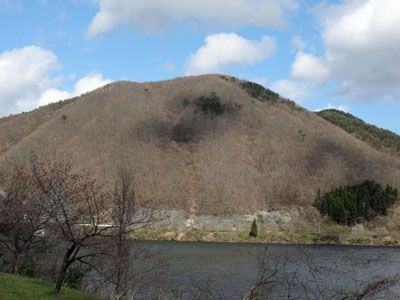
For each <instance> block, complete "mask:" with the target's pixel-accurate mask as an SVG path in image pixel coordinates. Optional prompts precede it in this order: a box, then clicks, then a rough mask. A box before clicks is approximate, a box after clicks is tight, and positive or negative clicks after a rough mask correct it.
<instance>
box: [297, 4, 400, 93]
mask: <svg viewBox="0 0 400 300" xmlns="http://www.w3.org/2000/svg"><path fill="white" fill-rule="evenodd" d="M316 16H317V18H318V21H319V24H320V25H321V29H322V38H323V41H324V44H325V48H326V51H325V54H324V55H323V56H322V57H319V58H318V57H315V56H313V55H311V54H304V53H303V54H302V56H300V57H297V58H296V61H295V62H294V64H293V69H292V75H294V76H295V77H296V78H303V79H305V80H310V81H318V80H319V76H314V78H313V76H310V72H312V69H311V68H309V67H310V64H307V63H305V62H307V59H306V60H304V55H307V56H306V58H308V63H310V62H311V66H314V70H317V72H316V74H317V73H318V70H319V71H321V70H323V69H321V68H320V67H321V66H324V67H325V68H327V69H328V70H329V73H328V74H329V76H328V77H329V79H331V80H333V81H335V82H337V84H338V86H339V89H340V90H339V93H341V94H343V95H346V96H349V97H351V98H353V99H358V100H400V85H399V82H400V64H399V63H398V61H399V53H400V30H398V28H400V1H398V0H345V1H343V2H341V3H340V4H335V5H326V4H324V5H320V6H318V7H317V8H316ZM302 58H303V59H302ZM315 62H317V63H315ZM308 68H309V69H308ZM307 69H308V70H307ZM323 74H325V73H324V72H323Z"/></svg>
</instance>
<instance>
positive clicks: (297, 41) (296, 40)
mask: <svg viewBox="0 0 400 300" xmlns="http://www.w3.org/2000/svg"><path fill="white" fill-rule="evenodd" d="M292 45H293V49H294V50H295V51H296V52H301V51H303V50H304V48H305V46H306V43H305V42H304V41H303V39H302V38H301V37H300V36H298V35H295V36H294V37H293V38H292Z"/></svg>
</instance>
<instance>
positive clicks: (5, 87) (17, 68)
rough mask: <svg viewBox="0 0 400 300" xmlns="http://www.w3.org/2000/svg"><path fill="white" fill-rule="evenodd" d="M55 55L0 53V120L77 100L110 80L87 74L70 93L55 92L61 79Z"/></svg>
mask: <svg viewBox="0 0 400 300" xmlns="http://www.w3.org/2000/svg"><path fill="white" fill-rule="evenodd" d="M58 69H59V64H58V60H57V57H56V55H55V54H54V53H53V52H51V51H49V50H46V49H43V48H40V47H36V46H26V47H23V48H18V49H13V50H10V51H5V52H3V53H0V116H2V115H7V114H11V113H18V112H21V111H29V110H32V109H34V108H36V107H38V106H39V105H45V104H48V103H51V102H54V101H58V100H63V99H67V98H70V97H73V96H78V95H80V94H83V93H85V92H88V91H91V90H93V89H96V88H98V87H100V86H102V85H105V84H107V83H109V82H111V80H109V79H103V77H102V75H101V74H100V73H91V74H89V75H87V76H85V77H83V78H82V79H80V80H79V81H78V82H76V83H75V85H74V88H73V90H72V91H62V90H59V89H57V86H58V85H59V84H60V81H61V79H62V76H57V75H55V74H54V73H55V71H57V70H58Z"/></svg>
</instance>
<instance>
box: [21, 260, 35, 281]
mask: <svg viewBox="0 0 400 300" xmlns="http://www.w3.org/2000/svg"><path fill="white" fill-rule="evenodd" d="M19 273H20V274H21V275H23V276H27V277H34V276H35V273H36V265H35V264H34V263H33V262H32V261H29V260H24V261H23V262H22V263H21V265H20V267H19Z"/></svg>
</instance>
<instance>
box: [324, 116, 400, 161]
mask: <svg viewBox="0 0 400 300" xmlns="http://www.w3.org/2000/svg"><path fill="white" fill-rule="evenodd" d="M317 114H318V115H319V116H320V117H322V118H324V119H325V120H327V121H329V122H331V123H332V124H335V125H336V126H339V127H340V128H342V129H344V130H345V131H347V132H348V133H350V134H352V135H354V136H355V137H357V138H359V139H360V140H362V141H364V142H366V143H368V144H369V145H370V146H371V147H374V148H376V149H378V150H381V151H385V152H387V153H389V154H391V155H395V156H397V157H400V136H399V135H397V134H395V133H394V132H391V131H389V130H385V129H382V128H378V127H376V126H374V125H371V124H367V123H365V122H364V121H363V120H361V119H359V118H357V117H355V116H353V115H351V114H349V113H345V112H343V111H340V110H336V109H327V110H322V111H319V112H317Z"/></svg>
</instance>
